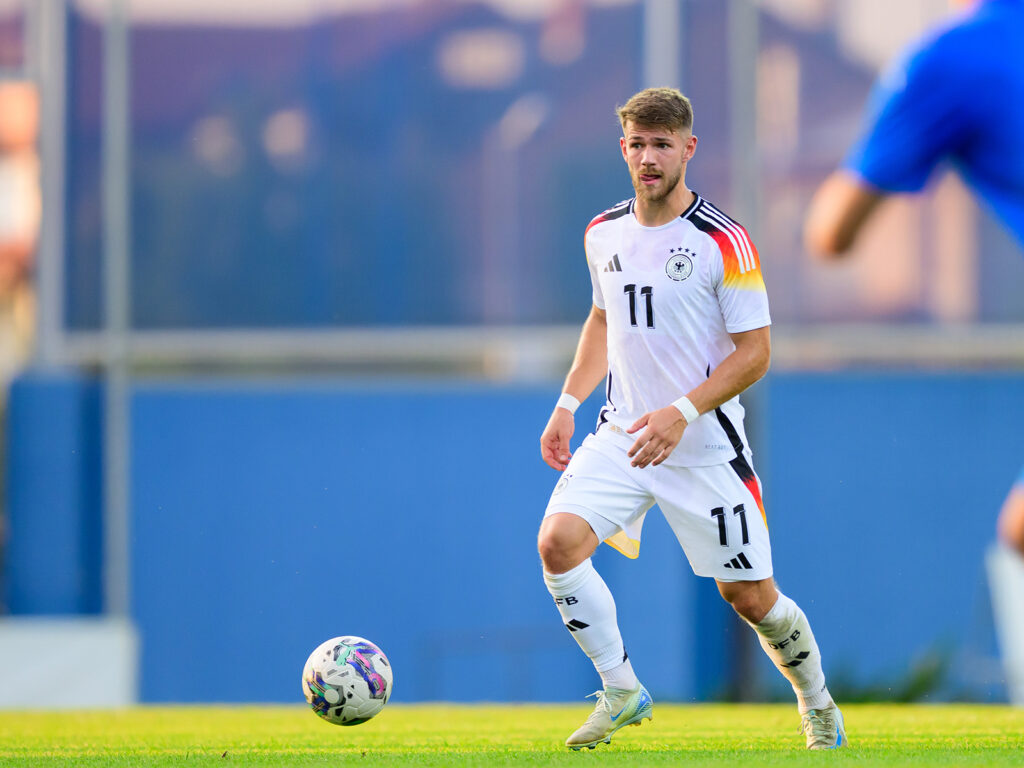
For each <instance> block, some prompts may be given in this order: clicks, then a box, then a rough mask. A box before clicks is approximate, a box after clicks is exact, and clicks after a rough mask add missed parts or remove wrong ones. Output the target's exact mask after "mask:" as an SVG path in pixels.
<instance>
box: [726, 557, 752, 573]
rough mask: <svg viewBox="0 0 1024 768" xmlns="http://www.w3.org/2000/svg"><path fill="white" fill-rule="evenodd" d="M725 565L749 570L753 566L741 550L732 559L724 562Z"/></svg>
mask: <svg viewBox="0 0 1024 768" xmlns="http://www.w3.org/2000/svg"><path fill="white" fill-rule="evenodd" d="M725 567H726V568H735V569H737V570H742V571H750V570H753V568H754V566H752V565H751V564H750V561H749V560H747V556H746V555H744V554H743V553H742V552H740V553H739V554H738V555H736V557H734V558H733V559H732V560H730V561H729V562H728V563H726V564H725Z"/></svg>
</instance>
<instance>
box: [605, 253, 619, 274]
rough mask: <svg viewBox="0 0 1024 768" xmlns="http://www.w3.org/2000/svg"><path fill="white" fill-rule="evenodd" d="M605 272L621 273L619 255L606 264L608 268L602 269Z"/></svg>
mask: <svg viewBox="0 0 1024 768" xmlns="http://www.w3.org/2000/svg"><path fill="white" fill-rule="evenodd" d="M604 271H605V272H621V271H622V265H621V264H619V254H617V253H616V254H615V255H614V256H612V260H611V261H609V262H608V266H607V267H605V268H604Z"/></svg>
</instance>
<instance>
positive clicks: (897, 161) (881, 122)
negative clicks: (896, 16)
mask: <svg viewBox="0 0 1024 768" xmlns="http://www.w3.org/2000/svg"><path fill="white" fill-rule="evenodd" d="M958 58H959V53H958V49H957V47H956V46H955V45H954V44H953V43H952V42H951V41H950V39H949V38H948V36H937V37H933V38H929V39H926V40H924V41H922V42H920V43H918V45H917V46H916V47H915V48H912V49H910V50H908V51H907V52H906V53H905V54H904V55H903V56H902V57H901V58H900V59H898V60H897V61H896V62H895V63H894V64H893V65H891V66H890V68H889V69H888V70H887V71H886V72H885V73H884V74H883V75H882V77H881V78H880V79H879V81H878V82H877V83H876V85H875V88H874V90H873V92H872V95H871V97H870V99H869V101H868V107H867V112H866V116H865V117H866V119H865V127H864V130H863V133H862V135H861V137H860V139H859V140H858V141H857V143H856V144H854V146H853V147H852V148H851V150H850V153H849V154H848V155H847V157H846V159H845V161H844V163H843V166H844V167H845V168H846V169H848V170H850V171H852V172H854V173H855V174H856V175H858V176H860V177H861V178H862V179H863V180H864V181H865V182H867V183H868V184H870V185H871V186H873V187H875V188H877V189H880V190H884V191H887V192H917V191H919V190H920V189H922V188H923V187H924V185H925V183H926V182H927V181H928V178H929V176H930V175H931V173H932V171H933V170H934V169H935V167H936V166H937V165H938V164H939V163H940V162H941V161H942V160H943V158H945V157H946V156H947V155H949V154H951V153H952V152H954V151H955V149H956V147H957V145H958V144H959V142H960V141H961V140H962V136H963V134H964V133H965V132H966V131H967V130H968V122H969V119H970V118H969V114H970V109H969V106H968V104H967V103H965V101H964V96H965V94H964V93H963V91H964V89H965V87H966V85H965V84H963V78H962V77H960V71H959V70H960V66H958V62H957V59H958Z"/></svg>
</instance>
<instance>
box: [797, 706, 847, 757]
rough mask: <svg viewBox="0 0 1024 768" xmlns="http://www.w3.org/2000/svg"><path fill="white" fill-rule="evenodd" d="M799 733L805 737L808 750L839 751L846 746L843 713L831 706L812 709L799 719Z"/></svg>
mask: <svg viewBox="0 0 1024 768" xmlns="http://www.w3.org/2000/svg"><path fill="white" fill-rule="evenodd" d="M800 732H801V733H803V734H805V735H806V736H807V748H808V749H839V748H840V747H845V746H846V728H845V726H844V724H843V713H842V712H840V711H839V707H837V706H836V705H835V704H833V705H832V706H830V707H824V708H823V709H812V710H810V711H809V712H808V713H807V714H806V715H804V716H803V717H801V718H800Z"/></svg>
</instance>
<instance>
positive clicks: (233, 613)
mask: <svg viewBox="0 0 1024 768" xmlns="http://www.w3.org/2000/svg"><path fill="white" fill-rule="evenodd" d="M556 391H557V385H552V386H549V387H540V388H508V387H494V386H484V385H480V386H473V385H447V384H437V383H434V384H431V383H426V384H425V383H423V382H415V383H408V384H394V385H381V384H380V383H377V382H363V383H359V382H339V381H333V380H294V381H282V380H267V381H262V382H260V383H246V382H239V381H223V380H220V381H218V380H174V381H165V382H151V383H143V384H141V385H139V386H137V388H136V390H135V394H134V397H133V454H132V455H133V473H132V502H133V510H134V529H133V532H132V541H133V557H134V563H133V566H134V568H133V574H134V577H133V584H132V594H133V605H134V608H133V612H134V615H135V619H136V621H137V622H138V625H139V628H140V631H141V636H142V670H141V680H142V696H143V699H144V700H146V701H267V700H286V701H287V700H295V699H296V698H297V696H298V695H299V685H298V677H299V672H300V670H301V666H302V662H303V661H304V660H305V657H306V655H307V654H308V653H309V652H310V651H311V650H312V649H313V648H314V647H315V646H316V645H317V644H318V643H319V642H321V641H322V640H324V639H326V638H327V637H330V636H333V635H337V634H357V635H363V636H365V637H368V638H371V639H372V640H374V641H375V642H377V643H379V644H380V645H381V646H382V647H383V648H384V649H385V651H386V652H387V653H388V654H389V656H390V657H391V660H392V662H393V664H394V666H395V669H396V688H395V696H396V700H405V701H413V700H423V699H447V700H567V699H574V698H577V697H579V696H581V695H583V694H585V693H587V692H589V691H590V690H593V688H594V687H597V678H596V675H595V674H594V672H593V670H592V668H590V666H589V663H588V662H586V661H585V660H584V659H583V658H582V655H581V654H580V653H579V652H578V649H577V648H576V646H575V643H574V642H573V641H572V639H571V637H570V636H569V635H568V633H566V632H565V630H564V629H563V628H562V627H561V624H560V622H559V618H558V615H557V612H556V611H555V609H554V607H553V605H552V604H551V601H550V597H549V596H548V595H547V592H546V591H545V589H544V586H543V583H542V581H541V579H540V572H539V565H538V562H537V556H536V554H535V546H534V538H535V535H536V528H537V525H538V522H539V519H540V515H541V513H542V511H543V508H544V505H545V503H546V500H547V495H548V493H549V492H550V488H551V487H552V485H553V483H554V480H555V479H556V476H555V473H554V472H553V471H552V470H550V469H549V468H547V467H546V466H545V465H544V464H543V463H542V462H541V461H540V459H539V456H538V449H537V440H538V436H539V432H540V430H541V428H542V427H543V424H544V422H545V420H546V419H547V416H548V414H549V411H550V407H551V403H552V399H553V395H554V393H555V392H556ZM757 395H758V398H759V401H760V404H761V411H760V418H759V419H758V422H757V427H759V429H758V433H759V440H758V442H759V443H760V444H761V446H762V448H763V450H761V452H760V453H759V454H758V456H757V457H756V460H757V466H758V469H759V472H760V474H761V476H762V479H763V481H764V484H765V491H766V502H767V507H768V515H769V524H770V527H771V530H772V535H773V547H774V551H775V564H776V573H777V576H778V578H779V581H780V584H781V586H782V588H783V590H784V591H786V592H787V593H788V594H790V595H791V596H792V597H794V598H795V599H796V600H797V601H798V602H800V603H801V605H803V607H804V608H805V610H806V611H807V613H808V615H809V616H810V618H811V620H812V623H813V626H814V628H815V633H816V634H817V636H818V638H819V642H820V644H821V645H822V649H823V652H824V655H825V662H826V670H827V671H829V672H830V673H831V672H841V673H842V675H843V676H845V677H847V678H849V679H851V680H852V681H853V682H855V683H858V684H865V685H866V684H869V683H872V682H874V681H876V680H877V679H879V678H880V677H882V676H885V675H894V674H896V675H898V674H904V673H905V671H906V670H907V668H908V667H909V666H911V665H912V664H913V663H914V662H915V660H917V659H919V658H921V656H922V655H923V654H926V653H928V652H929V651H931V650H934V649H935V648H937V647H940V646H942V645H943V644H945V645H946V646H947V647H952V648H957V647H960V646H963V645H964V644H965V643H970V642H973V640H972V638H971V637H969V636H968V635H970V634H971V632H970V631H967V632H965V631H964V627H968V628H971V627H975V625H976V624H977V621H976V617H977V615H978V611H979V610H984V605H983V598H984V589H983V583H982V581H981V579H982V574H981V555H982V551H983V548H984V546H985V545H986V543H987V542H989V541H990V540H991V539H992V531H993V523H994V516H995V513H996V510H997V508H998V505H999V502H1000V499H1001V497H1002V495H1003V493H1004V492H1005V489H1006V488H1007V486H1008V485H1009V483H1010V481H1011V480H1012V478H1013V477H1014V474H1015V472H1016V471H1018V469H1019V465H1020V462H1021V460H1022V458H1024V440H1022V436H1021V431H1020V429H1019V418H1018V419H1016V423H1015V421H1014V419H1013V418H1012V416H1013V414H1014V413H1018V414H1019V412H1020V405H1021V403H1024V376H1022V375H1020V374H1017V375H1012V376H1011V375H1005V376H1000V375H991V376H962V375H953V374H950V375H944V376H938V377H934V376H929V377H924V376H916V375H900V374H878V375H847V374H836V375H806V374H800V375H796V374H789V375H786V374H775V375H773V376H772V377H771V378H770V379H769V380H768V381H767V382H765V383H763V384H761V385H759V388H758V391H757ZM88 403H92V405H88ZM45 404H48V405H45ZM10 407H11V414H12V416H11V420H10V426H9V429H10V432H9V435H8V441H9V446H10V449H9V451H10V459H9V461H10V464H9V478H10V481H9V488H8V498H9V507H10V510H11V539H10V541H9V542H8V556H7V558H6V568H5V572H6V578H5V587H6V592H7V602H8V605H10V606H11V608H12V609H13V610H15V611H16V612H19V613H40V612H87V611H89V610H95V607H96V599H97V598H96V596H97V594H98V593H97V590H98V584H99V582H98V562H99V561H98V557H97V556H96V555H95V552H98V550H96V549H95V547H93V548H91V549H90V548H89V547H86V549H85V551H86V552H87V553H93V554H88V555H87V556H83V554H82V552H83V547H82V541H83V540H92V541H95V540H96V538H95V536H96V534H97V519H98V518H97V516H96V509H98V494H97V492H96V491H97V489H96V487H95V480H92V481H90V480H88V478H89V477H93V478H95V477H96V476H98V472H97V471H96V469H97V466H98V463H97V461H96V457H97V456H98V452H99V447H98V438H97V436H98V434H99V432H98V422H97V418H98V398H97V397H96V387H95V385H94V384H92V383H90V382H89V381H87V380H83V379H76V378H74V377H61V376H58V377H43V376H30V377H26V378H24V379H22V380H21V381H20V382H19V383H18V384H17V385H16V386H15V388H14V389H13V390H12V393H11V405H10ZM1014 409H1016V410H1014ZM594 411H595V404H594V403H588V404H586V405H585V406H584V410H583V411H581V418H580V419H579V420H578V424H579V425H580V430H581V433H582V431H583V430H584V429H585V428H588V427H589V426H590V425H591V424H592V423H593V416H594ZM62 414H64V415H62ZM580 438H582V434H579V435H577V439H580ZM55 468H56V469H55ZM54 499H57V501H54ZM64 522H69V525H70V527H69V528H68V529H67V530H62V529H61V525H62V524H63V523H64ZM57 523H60V524H61V525H57ZM647 525H648V528H647V530H646V531H645V537H644V556H643V557H641V558H640V559H639V560H638V561H628V560H626V559H625V558H622V557H620V556H619V555H617V554H615V553H612V552H610V551H604V550H605V549H606V548H602V551H601V552H600V553H599V554H598V556H597V557H596V564H597V566H598V568H599V569H600V570H601V572H602V573H603V574H604V575H605V577H606V579H607V580H608V582H609V584H610V585H611V586H612V588H613V591H614V592H615V594H616V596H617V600H618V604H619V614H620V618H621V623H622V626H623V633H624V636H625V640H626V645H627V648H628V649H629V652H630V655H631V657H632V658H633V660H634V664H635V666H636V668H637V670H638V672H639V673H640V674H641V676H643V677H644V678H645V680H646V681H648V683H649V684H650V685H651V688H652V693H654V695H655V698H673V699H682V700H689V699H699V698H707V697H709V696H713V695H715V694H718V693H721V692H722V691H723V690H724V688H725V687H726V685H727V683H728V680H729V678H730V676H731V675H733V674H735V671H736V661H735V660H734V659H733V658H732V657H731V650H732V649H733V648H737V647H739V648H745V649H746V650H747V651H749V650H750V647H749V646H750V643H751V642H752V635H751V634H750V633H749V632H747V631H746V630H745V628H741V627H738V626H737V624H736V622H735V621H734V620H733V619H732V617H731V616H730V614H729V611H728V609H724V607H723V604H722V603H721V601H720V600H718V598H717V596H716V595H715V590H714V586H713V585H712V584H711V583H710V582H705V581H703V580H697V579H696V578H695V577H693V576H692V574H691V572H690V569H689V567H688V565H687V563H686V562H685V560H684V559H683V558H682V557H681V556H680V553H679V551H678V547H677V546H676V545H675V543H674V539H673V538H672V537H671V535H670V533H669V531H668V528H667V526H666V525H665V524H664V522H663V520H662V519H661V518H660V516H655V517H653V518H651V519H649V520H648V524H647ZM55 531H56V532H57V535H56V536H55V535H54V534H55ZM89 536H93V537H94V538H93V539H89ZM41 562H45V563H46V564H47V566H46V567H45V568H43V569H42V570H41V566H40V563H41ZM42 585H47V586H46V588H45V589H44V588H43V586H42ZM83 591H84V592H85V593H88V594H89V595H92V597H90V598H88V599H83V598H82V594H83ZM979 601H981V602H979ZM972 622H973V623H972ZM754 650H755V652H756V653H755V655H754V656H753V657H752V658H753V665H754V666H753V669H752V671H751V673H750V675H749V676H747V675H745V676H744V684H745V685H748V690H746V691H745V692H746V693H752V692H755V691H760V692H761V693H763V692H764V691H765V690H767V691H769V692H770V691H775V692H778V689H779V686H778V684H777V683H775V680H776V674H775V672H774V670H773V669H772V668H771V667H770V666H766V665H765V663H764V662H762V661H761V659H760V657H759V655H758V654H760V651H757V650H756V648H755V649H754ZM226 664H238V665H239V667H240V668H242V669H245V670H248V671H249V675H248V676H247V677H246V676H244V675H243V676H239V675H238V674H237V673H232V674H231V675H229V676H225V677H221V676H220V671H221V670H222V669H223V668H224V666H225V665H226ZM783 692H784V691H783Z"/></svg>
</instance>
